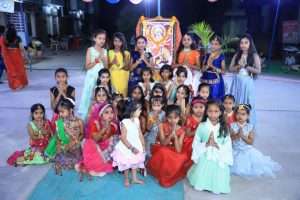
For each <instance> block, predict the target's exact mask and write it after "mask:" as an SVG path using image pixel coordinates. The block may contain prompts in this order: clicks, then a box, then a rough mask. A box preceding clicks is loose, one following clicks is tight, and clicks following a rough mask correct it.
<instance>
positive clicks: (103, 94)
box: [85, 86, 109, 132]
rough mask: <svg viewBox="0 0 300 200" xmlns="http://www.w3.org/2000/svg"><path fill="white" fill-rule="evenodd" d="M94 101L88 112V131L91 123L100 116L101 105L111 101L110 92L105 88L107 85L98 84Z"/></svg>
mask: <svg viewBox="0 0 300 200" xmlns="http://www.w3.org/2000/svg"><path fill="white" fill-rule="evenodd" d="M94 99H95V100H94V102H93V103H92V104H91V106H90V108H89V112H88V117H87V124H86V131H85V132H87V130H88V129H90V127H89V125H90V124H91V122H92V121H93V120H95V119H96V118H97V116H98V113H99V109H100V107H101V106H102V105H103V104H105V103H108V102H109V93H108V91H107V90H106V89H105V87H102V86H97V87H96V88H95V96H94Z"/></svg>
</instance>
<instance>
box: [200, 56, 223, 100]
mask: <svg viewBox="0 0 300 200" xmlns="http://www.w3.org/2000/svg"><path fill="white" fill-rule="evenodd" d="M223 61H225V56H224V55H223V54H218V55H215V54H208V55H207V56H206V58H205V62H204V64H206V65H207V64H208V63H209V64H211V65H213V66H214V67H216V68H218V69H220V70H221V69H222V62H223ZM201 82H203V83H207V84H209V86H210V93H209V96H210V99H213V100H217V101H220V100H222V98H223V97H224V95H225V84H224V79H223V76H222V74H221V73H218V72H216V71H214V70H213V69H211V68H208V69H207V70H206V71H205V72H203V75H202V77H201Z"/></svg>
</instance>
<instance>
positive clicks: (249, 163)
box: [230, 104, 281, 177]
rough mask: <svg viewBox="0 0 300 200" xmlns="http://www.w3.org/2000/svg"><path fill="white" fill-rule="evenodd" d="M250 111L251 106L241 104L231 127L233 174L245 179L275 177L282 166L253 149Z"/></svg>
mask: <svg viewBox="0 0 300 200" xmlns="http://www.w3.org/2000/svg"><path fill="white" fill-rule="evenodd" d="M250 110H251V106H250V105H247V104H240V105H239V106H238V107H237V108H236V111H235V113H236V118H237V121H236V122H234V123H232V124H231V126H230V135H231V139H232V143H233V145H232V146H233V166H232V167H231V173H232V174H235V175H239V176H245V177H257V176H271V177H275V174H274V172H275V171H278V170H279V169H280V168H281V167H280V165H279V164H278V163H276V162H274V161H273V160H272V159H271V158H270V157H269V156H265V155H263V154H262V153H261V152H260V151H258V150H257V149H256V148H254V147H253V141H254V136H255V135H254V130H253V125H252V124H250V123H248V118H249V114H250Z"/></svg>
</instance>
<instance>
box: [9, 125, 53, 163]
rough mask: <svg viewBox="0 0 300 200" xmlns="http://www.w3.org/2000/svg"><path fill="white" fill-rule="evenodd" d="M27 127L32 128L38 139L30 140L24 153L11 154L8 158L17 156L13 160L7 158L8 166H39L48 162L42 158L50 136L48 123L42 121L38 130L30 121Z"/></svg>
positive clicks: (50, 130) (50, 131)
mask: <svg viewBox="0 0 300 200" xmlns="http://www.w3.org/2000/svg"><path fill="white" fill-rule="evenodd" d="M29 125H30V127H31V128H32V130H33V132H34V134H37V135H38V136H39V139H32V138H30V140H29V144H30V147H29V148H27V149H25V150H24V151H16V152H15V153H14V154H12V156H10V158H12V157H14V156H13V155H16V154H18V156H15V157H14V158H13V159H10V158H9V160H10V162H9V164H11V165H13V164H17V165H39V164H46V163H48V162H49V159H48V158H46V157H45V156H44V150H45V148H46V147H47V145H48V143H49V139H50V137H51V134H52V129H51V123H50V121H49V120H44V123H43V125H42V127H40V128H38V126H37V125H36V124H35V123H34V122H33V121H31V122H30V123H29ZM17 152H19V153H17Z"/></svg>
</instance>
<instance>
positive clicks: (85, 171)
mask: <svg viewBox="0 0 300 200" xmlns="http://www.w3.org/2000/svg"><path fill="white" fill-rule="evenodd" d="M94 42H95V45H94V46H92V47H90V48H89V49H88V50H87V54H86V65H85V66H86V70H87V72H86V78H85V81H84V86H83V91H82V95H81V101H80V106H79V109H78V115H79V116H80V117H77V116H76V112H75V88H74V87H72V86H70V85H68V81H67V80H68V73H67V71H66V70H65V69H63V68H59V69H57V70H56V72H55V79H56V82H57V84H56V86H54V87H52V88H51V89H50V96H51V108H52V110H53V113H54V114H53V118H52V120H51V121H49V120H47V119H46V118H45V108H44V106H43V105H41V104H34V105H33V106H32V108H31V116H32V120H31V121H30V122H29V124H28V132H29V137H30V148H28V149H27V150H25V151H21V152H16V153H15V154H14V155H13V156H12V157H11V158H10V159H9V161H10V163H14V164H20V165H26V164H42V163H47V162H53V163H54V167H55V170H56V173H57V174H59V175H62V172H63V170H64V169H75V170H76V171H78V173H80V174H81V175H82V176H81V180H82V179H83V178H84V176H85V175H87V176H104V175H105V174H107V173H111V172H113V170H114V169H118V170H119V171H121V172H123V174H124V177H125V178H124V185H125V186H126V187H128V186H130V184H132V183H133V184H143V183H144V182H143V180H141V179H140V178H139V177H138V175H137V174H138V173H139V172H141V173H143V174H144V175H146V174H147V173H149V174H150V175H152V176H154V177H155V178H156V179H157V180H158V182H159V184H160V185H161V186H163V187H170V186H172V185H174V184H176V182H178V181H180V180H182V179H183V178H185V177H187V179H188V181H189V182H190V184H191V185H192V186H193V187H194V188H195V189H196V190H207V191H211V192H213V193H217V194H219V193H229V192H230V175H231V174H236V175H240V176H245V177H252V176H262V175H269V176H274V172H275V171H276V170H278V169H279V168H280V166H279V164H277V163H276V162H274V161H272V160H271V159H270V158H269V157H267V156H264V155H263V154H262V153H260V152H259V151H258V150H257V149H255V148H254V147H253V142H254V138H255V128H254V127H255V124H253V123H255V120H251V116H252V115H254V114H255V113H254V112H253V108H254V102H253V99H254V93H253V92H254V86H253V78H254V77H255V76H256V75H257V74H259V73H260V64H259V59H258V58H259V57H258V55H257V53H256V50H255V47H254V44H253V41H252V39H251V37H250V36H249V35H245V36H243V37H242V38H241V40H240V47H239V49H238V51H237V53H236V54H235V56H234V57H233V60H232V62H231V65H230V69H231V70H232V71H233V72H234V73H235V74H234V77H233V83H232V85H231V89H230V94H226V95H225V87H224V80H223V77H222V75H223V74H224V73H225V60H224V58H225V57H224V55H223V54H222V51H221V45H222V41H221V39H220V38H219V37H217V36H215V37H213V39H212V40H211V52H210V53H209V54H208V55H205V56H204V61H203V62H200V53H199V52H198V51H197V49H196V48H195V45H194V38H193V36H192V35H191V34H189V33H187V34H185V35H184V36H183V39H182V44H181V47H180V48H179V49H178V52H177V57H176V59H175V62H174V64H173V65H167V64H166V65H164V66H162V67H161V69H160V78H159V79H157V80H154V77H153V74H152V71H153V68H154V65H153V61H152V55H151V53H149V52H147V51H146V48H145V47H146V45H147V39H146V38H145V37H143V36H138V37H137V38H136V49H135V51H133V52H132V53H131V54H130V53H129V52H128V51H127V50H126V39H125V37H124V35H123V34H122V33H115V34H114V35H113V40H112V48H111V49H110V50H108V51H107V50H106V43H107V34H106V32H105V31H104V30H99V31H97V32H95V34H94ZM200 63H203V65H201V64H200ZM189 73H190V74H191V76H189V75H188V74H189ZM251 107H252V108H251ZM14 158H15V159H14ZM130 171H131V173H132V175H131V176H129V172H130ZM130 177H131V179H130Z"/></svg>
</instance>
